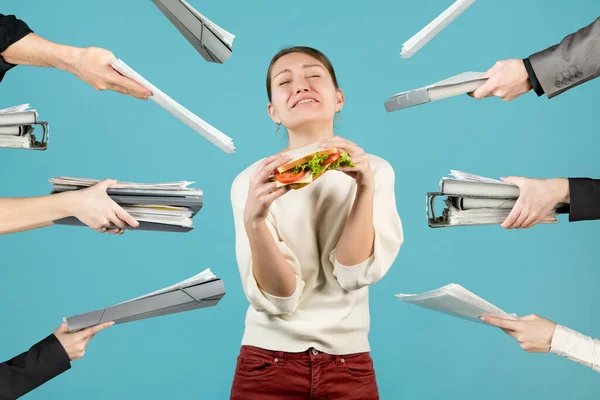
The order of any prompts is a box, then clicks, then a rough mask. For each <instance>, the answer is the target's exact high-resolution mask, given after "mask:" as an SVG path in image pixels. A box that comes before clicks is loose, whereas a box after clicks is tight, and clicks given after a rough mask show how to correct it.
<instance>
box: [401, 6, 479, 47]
mask: <svg viewBox="0 0 600 400" xmlns="http://www.w3.org/2000/svg"><path fill="white" fill-rule="evenodd" d="M473 3H475V0H457V1H456V2H454V4H452V5H451V6H450V7H448V8H447V9H446V10H445V11H444V12H443V13H441V14H440V15H439V16H438V17H437V18H436V19H434V20H433V21H431V22H430V23H429V24H427V26H426V27H425V28H423V29H421V30H420V31H419V32H417V34H416V35H414V36H413V37H411V38H410V39H408V40H407V41H406V42H404V44H403V45H402V52H401V53H400V56H401V57H402V58H410V57H412V55H413V54H415V53H416V52H417V51H419V49H420V48H421V47H423V46H425V45H426V44H427V42H429V41H430V40H431V39H433V38H434V37H435V36H436V35H437V34H438V33H440V32H441V31H442V30H443V29H444V28H445V27H446V26H448V24H450V22H452V21H454V20H455V19H456V18H457V17H458V16H459V15H460V14H462V13H463V12H464V11H465V10H466V9H467V8H469V7H470V6H471V5H472V4H473Z"/></svg>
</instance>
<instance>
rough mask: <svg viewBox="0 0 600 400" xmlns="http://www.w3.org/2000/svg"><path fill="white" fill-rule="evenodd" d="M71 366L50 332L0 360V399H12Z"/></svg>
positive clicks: (60, 345) (62, 349)
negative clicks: (16, 354)
mask: <svg viewBox="0 0 600 400" xmlns="http://www.w3.org/2000/svg"><path fill="white" fill-rule="evenodd" d="M69 368H71V361H70V360H69V356H68V355H67V352H66V351H65V349H64V348H63V346H62V344H60V342H59V341H58V339H57V338H56V336H54V335H50V336H48V337H47V338H45V339H44V340H42V341H41V342H39V343H37V344H35V345H34V346H32V347H31V349H29V351H27V352H25V353H22V354H19V355H18V356H16V357H15V358H13V359H11V360H8V361H6V362H3V363H1V364H0V399H1V400H7V399H16V398H17V397H20V396H23V395H24V394H25V393H27V392H30V391H31V390H33V389H35V388H36V387H38V386H40V385H42V384H44V383H46V382H47V381H49V380H50V379H52V378H54V377H55V376H58V375H60V374H62V373H63V372H65V371H66V370H68V369H69Z"/></svg>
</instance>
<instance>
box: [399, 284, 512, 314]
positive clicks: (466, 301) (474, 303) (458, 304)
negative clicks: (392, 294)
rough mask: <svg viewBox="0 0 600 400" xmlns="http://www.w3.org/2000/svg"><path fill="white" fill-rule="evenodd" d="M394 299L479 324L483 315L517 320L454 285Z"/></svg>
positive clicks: (401, 295)
mask: <svg viewBox="0 0 600 400" xmlns="http://www.w3.org/2000/svg"><path fill="white" fill-rule="evenodd" d="M396 297H397V298H398V299H399V300H401V301H404V302H405V303H411V304H414V305H417V306H419V307H423V308H428V309H430V310H434V311H439V312H441V313H444V314H449V315H452V316H454V317H458V318H462V319H466V320H469V321H474V322H479V323H483V322H482V321H481V320H480V319H479V317H482V316H485V315H490V316H493V317H500V318H504V319H511V320H514V319H517V316H516V315H515V314H508V313H506V312H505V311H503V310H501V309H500V308H498V307H496V306H495V305H493V304H491V303H488V302H487V301H485V300H484V299H482V298H481V297H479V296H477V295H476V294H474V293H472V292H470V291H468V290H467V289H465V288H464V287H462V286H460V285H458V284H456V283H450V284H448V285H446V286H442V287H441V288H438V289H435V290H432V291H429V292H425V293H421V294H397V295H396Z"/></svg>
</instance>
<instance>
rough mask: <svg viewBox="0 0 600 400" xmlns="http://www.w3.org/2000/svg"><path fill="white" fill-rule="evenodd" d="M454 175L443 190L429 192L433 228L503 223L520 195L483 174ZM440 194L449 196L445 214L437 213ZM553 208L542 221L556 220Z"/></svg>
mask: <svg viewBox="0 0 600 400" xmlns="http://www.w3.org/2000/svg"><path fill="white" fill-rule="evenodd" d="M450 175H452V178H449V177H444V178H442V180H441V181H440V191H439V192H430V193H427V200H426V206H425V207H426V208H425V210H426V214H427V221H428V224H429V226H430V227H432V228H438V227H448V226H461V225H490V224H501V223H502V222H503V221H504V220H505V219H506V217H508V215H509V214H510V211H511V210H512V208H513V207H514V205H515V203H516V201H517V199H518V198H519V188H518V187H517V186H514V185H511V184H508V183H505V182H502V181H499V180H496V179H490V178H485V177H483V176H478V175H473V174H469V173H466V172H462V171H456V170H451V171H450ZM438 196H447V198H446V199H445V200H444V203H445V205H446V208H445V209H444V210H443V212H442V215H440V216H437V217H436V215H435V207H434V201H435V199H436V197H438ZM561 206H562V204H557V206H556V207H555V208H554V209H553V210H551V211H550V213H549V214H548V215H547V216H546V218H545V219H543V220H542V223H554V222H557V219H556V208H559V207H561Z"/></svg>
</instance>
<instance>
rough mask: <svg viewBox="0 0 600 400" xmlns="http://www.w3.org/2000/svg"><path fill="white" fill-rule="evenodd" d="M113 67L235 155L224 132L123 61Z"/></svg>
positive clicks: (231, 141) (118, 61)
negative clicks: (162, 90)
mask: <svg viewBox="0 0 600 400" xmlns="http://www.w3.org/2000/svg"><path fill="white" fill-rule="evenodd" d="M112 67H113V68H114V69H115V70H117V71H118V72H119V73H120V74H121V75H125V76H126V77H128V78H130V79H133V80H134V81H136V82H137V83H139V84H140V85H142V86H143V87H145V88H146V89H148V90H150V91H151V92H152V96H150V98H151V99H152V100H153V101H154V102H156V103H157V104H158V105H159V106H161V107H162V108H164V109H165V110H167V111H168V112H169V113H171V114H172V115H173V116H175V117H176V118H177V119H179V120H180V121H181V122H183V123H184V124H186V125H187V126H189V127H190V128H192V129H193V130H195V131H196V132H198V133H199V134H201V135H202V136H204V137H205V138H206V139H207V140H208V141H210V142H211V143H213V144H214V145H215V146H217V147H219V148H220V149H221V150H223V151H224V152H226V153H234V152H235V146H234V145H233V140H232V139H231V138H230V137H229V136H227V135H225V134H224V133H223V132H221V131H220V130H218V129H217V128H215V127H214V126H212V125H210V124H209V123H207V122H205V121H204V120H202V119H201V118H199V117H198V116H197V115H195V114H193V113H192V112H191V111H189V110H188V109H187V108H185V107H183V106H182V105H181V104H179V103H178V102H176V101H175V100H173V99H172V98H170V97H169V96H167V95H166V94H165V93H163V92H161V91H160V90H159V89H158V88H157V87H156V86H154V85H153V84H151V83H150V82H148V81H147V80H146V79H144V78H143V77H142V76H141V75H140V74H138V73H137V72H135V71H134V70H133V69H132V68H131V67H130V66H129V65H127V64H125V63H124V62H123V61H121V60H116V61H114V62H113V63H112Z"/></svg>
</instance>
